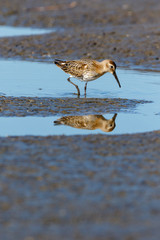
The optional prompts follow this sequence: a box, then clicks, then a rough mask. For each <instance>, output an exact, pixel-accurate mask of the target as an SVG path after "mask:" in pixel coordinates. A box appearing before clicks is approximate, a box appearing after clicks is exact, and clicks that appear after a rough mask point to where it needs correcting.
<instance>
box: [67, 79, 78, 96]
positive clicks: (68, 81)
mask: <svg viewBox="0 0 160 240" xmlns="http://www.w3.org/2000/svg"><path fill="white" fill-rule="evenodd" d="M67 80H68V82H70V83H72V84H73V85H74V86H75V87H76V88H77V92H78V96H80V90H79V87H78V86H77V85H76V84H75V83H73V82H71V80H70V77H69V78H67Z"/></svg>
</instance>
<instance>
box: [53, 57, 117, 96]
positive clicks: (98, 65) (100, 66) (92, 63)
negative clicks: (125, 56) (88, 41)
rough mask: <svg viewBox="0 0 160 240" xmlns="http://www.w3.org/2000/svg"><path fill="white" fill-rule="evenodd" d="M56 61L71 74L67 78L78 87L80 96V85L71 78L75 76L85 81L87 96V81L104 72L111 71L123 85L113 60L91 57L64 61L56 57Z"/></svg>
mask: <svg viewBox="0 0 160 240" xmlns="http://www.w3.org/2000/svg"><path fill="white" fill-rule="evenodd" d="M54 63H55V64H56V65H57V66H58V67H60V68H61V69H62V70H63V71H64V72H66V73H68V74H69V75H70V77H69V78H68V79H67V80H68V82H70V83H72V84H73V85H74V86H75V87H76V89H77V92H78V96H80V90H79V87H78V86H77V85H76V84H75V83H73V82H71V80H70V78H73V77H74V78H77V79H79V80H81V81H82V82H85V87H84V93H85V96H86V90H87V83H88V82H89V81H93V80H95V79H97V78H99V77H101V76H102V75H103V74H105V73H107V72H110V73H112V74H113V76H114V77H115V79H116V81H117V83H118V85H119V87H121V84H120V82H119V80H118V77H117V74H116V64H115V62H113V61H112V60H103V61H102V62H98V61H96V60H90V59H82V60H73V61H62V60H58V59H55V60H54Z"/></svg>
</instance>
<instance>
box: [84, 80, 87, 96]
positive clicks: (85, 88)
mask: <svg viewBox="0 0 160 240" xmlns="http://www.w3.org/2000/svg"><path fill="white" fill-rule="evenodd" d="M86 90H87V82H86V84H85V87H84V96H85V97H86Z"/></svg>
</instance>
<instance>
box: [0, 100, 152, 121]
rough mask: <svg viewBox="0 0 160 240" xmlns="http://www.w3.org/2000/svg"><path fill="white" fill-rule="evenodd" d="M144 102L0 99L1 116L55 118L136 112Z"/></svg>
mask: <svg viewBox="0 0 160 240" xmlns="http://www.w3.org/2000/svg"><path fill="white" fill-rule="evenodd" d="M145 103H149V102H147V101H143V100H129V99H122V98H114V99H109V98H105V99H100V98H82V99H78V98H47V97H43V98H38V97H34V98H33V97H32V98H31V97H19V98H16V97H0V116H23V117H24V116H53V115H75V114H78V115H83V114H86V113H87V114H104V113H107V112H108V113H115V112H120V111H121V112H122V111H123V112H124V111H131V110H132V111H133V110H135V108H136V106H137V104H145Z"/></svg>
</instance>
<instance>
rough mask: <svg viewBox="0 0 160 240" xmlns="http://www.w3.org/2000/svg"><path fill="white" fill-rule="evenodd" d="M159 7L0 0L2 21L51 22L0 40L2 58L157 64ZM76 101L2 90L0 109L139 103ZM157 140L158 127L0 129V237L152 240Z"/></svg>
mask: <svg viewBox="0 0 160 240" xmlns="http://www.w3.org/2000/svg"><path fill="white" fill-rule="evenodd" d="M42 6H43V7H42ZM159 11H160V3H159V1H157V0H154V1H149V0H147V1H145V3H144V2H143V1H141V2H139V1H137V0H136V1H134V2H133V1H127V2H126V1H124V0H122V1H120V2H119V1H118V0H116V1H111V2H109V1H107V2H106V1H104V0H100V1H92V3H91V1H88V0H87V1H85V0H82V1H78V2H76V1H69V0H65V1H64V0H61V1H58V3H57V1H51V0H47V1H45V3H44V1H37V0H36V1H34V2H33V1H31V0H28V1H23V3H22V1H20V0H13V1H4V2H0V24H8V25H15V26H17V25H18V26H32V27H44V28H52V27H56V28H57V32H55V33H52V34H45V35H39V36H30V37H11V38H2V39H0V57H5V58H8V57H9V58H19V59H27V60H35V61H50V60H49V59H48V57H47V56H46V55H47V54H48V53H50V54H51V55H52V57H53V58H54V57H59V58H70V59H71V58H80V57H87V58H91V57H93V58H96V59H103V58H112V59H113V60H115V61H116V63H117V65H118V66H121V67H130V68H132V69H133V68H140V69H147V70H153V69H155V70H156V71H159V70H160V61H159V56H160V41H159V35H160V32H159V24H160V18H159ZM113 100H114V101H113ZM74 101H76V104H75V106H74V107H73V108H71V109H70V108H69V105H68V104H72V103H73V99H69V100H68V102H66V101H65V99H52V98H50V99H47V98H43V99H41V98H12V97H10V98H9V97H7V98H6V97H1V98H0V103H1V105H0V115H1V116H28V115H41V116H50V115H55V114H58V113H62V114H63V115H65V114H66V115H67V114H73V112H75V109H76V111H77V112H79V113H80V114H84V113H85V112H86V111H87V112H89V111H93V106H95V105H96V106H97V108H95V109H94V110H95V112H96V113H103V108H104V106H108V105H109V109H108V112H112V113H113V112H114V111H116V112H117V111H125V110H129V109H130V110H131V111H132V110H133V109H134V108H135V107H136V106H137V104H141V102H138V100H137V101H134V100H133V101H132V100H127V99H126V100H124V99H110V100H109V99H101V100H99V99H92V101H90V99H86V100H85V99H74ZM142 103H143V102H142ZM144 104H145V103H144ZM86 107H87V109H86ZM91 109H92V110H91ZM90 113H92V112H90ZM13 127H14V126H13ZM159 139H160V133H159V132H151V133H144V134H134V135H129V134H128V135H119V136H109V135H88V136H70V137H66V136H57V137H56V136H48V137H38V136H37V137H33V136H27V137H6V138H0V166H1V168H0V172H1V174H0V193H1V194H0V210H1V219H0V235H1V239H5V240H11V239H16V240H20V239H21V240H22V239H24V240H34V239H43V240H50V239H56V240H58V239H84V240H85V239H86V240H88V239H92V240H103V239H105V240H106V239H110V240H111V239H112V240H114V239H118V240H121V239H123V240H132V239H134V240H135V239H136V240H143V239H144V240H150V239H159V235H160V230H159V221H160V205H159V199H160V188H159V182H160V179H159V176H160V169H159V166H160V165H159V154H160V150H159V149H160V148H159V145H160V140H159Z"/></svg>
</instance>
